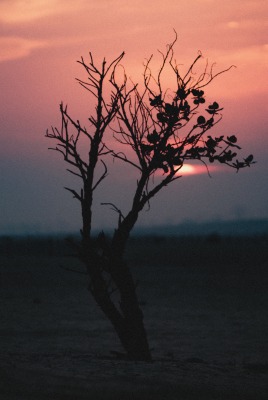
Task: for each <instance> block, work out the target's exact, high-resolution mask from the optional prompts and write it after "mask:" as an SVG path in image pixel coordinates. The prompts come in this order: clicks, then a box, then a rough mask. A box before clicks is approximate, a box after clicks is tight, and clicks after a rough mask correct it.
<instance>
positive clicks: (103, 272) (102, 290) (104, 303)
mask: <svg viewBox="0 0 268 400" xmlns="http://www.w3.org/2000/svg"><path fill="white" fill-rule="evenodd" d="M87 244H89V243H87ZM80 258H81V260H82V261H83V262H84V263H85V264H86V266H87V270H88V274H89V277H90V284H89V290H90V292H91V294H92V295H93V297H94V299H95V301H96V302H97V304H98V305H99V307H100V308H101V310H102V311H103V313H104V314H105V316H106V317H107V318H108V319H109V320H110V322H111V323H112V325H113V327H114V329H115V331H116V333H117V335H118V337H119V339H120V342H121V344H122V346H123V348H124V349H125V351H126V354H127V357H128V359H130V360H136V361H151V359H152V358H151V353H150V349H149V345H148V340H147V334H146V330H145V328H144V323H143V313H142V310H141V309H140V306H139V303H138V299H137V295H136V287H135V284H134V282H133V277H132V275H131V273H130V271H129V269H128V266H127V264H126V263H125V262H124V261H123V260H122V258H120V259H118V257H116V259H115V258H114V257H112V256H110V257H109V259H107V257H105V256H104V255H103V254H101V255H100V254H99V253H98V252H97V251H96V250H95V249H92V246H91V245H90V247H88V245H87V246H86V248H85V247H84V251H83V252H82V253H81V255H80ZM107 275H108V276H110V278H111V280H112V282H113V285H114V286H115V287H116V290H118V292H119V298H120V301H119V307H118V306H116V305H115V303H114V301H113V300H112V298H111V282H108V281H109V279H107V278H106V276H107Z"/></svg>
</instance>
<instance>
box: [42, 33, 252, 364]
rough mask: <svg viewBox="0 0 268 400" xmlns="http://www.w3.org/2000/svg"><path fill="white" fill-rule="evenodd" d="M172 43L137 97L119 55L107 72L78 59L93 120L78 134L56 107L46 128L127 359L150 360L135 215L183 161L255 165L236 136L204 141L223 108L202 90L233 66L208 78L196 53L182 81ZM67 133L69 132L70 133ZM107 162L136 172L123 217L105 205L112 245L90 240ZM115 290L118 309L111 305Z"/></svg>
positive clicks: (94, 281)
mask: <svg viewBox="0 0 268 400" xmlns="http://www.w3.org/2000/svg"><path fill="white" fill-rule="evenodd" d="M176 39H177V37H176V38H175V40H174V41H173V42H172V43H171V44H170V45H168V46H167V49H166V51H165V53H161V54H162V61H161V64H160V69H159V72H158V73H157V75H156V76H154V75H153V73H152V71H151V60H152V57H151V58H150V59H149V60H148V61H147V62H146V63H145V65H144V75H143V76H144V80H143V88H142V89H141V90H140V89H139V87H138V85H136V84H134V83H133V82H131V81H130V82H129V80H128V78H127V75H126V74H125V72H124V70H123V79H121V80H122V82H121V83H120V84H119V83H118V82H119V77H118V67H119V63H120V62H121V60H122V58H123V56H124V53H122V54H121V55H120V56H119V57H118V58H116V59H115V60H114V61H113V62H112V63H110V64H109V65H107V63H106V61H105V59H104V60H103V62H102V65H101V68H100V69H98V68H97V66H96V64H95V62H94V60H93V57H92V54H91V53H90V61H89V63H88V64H87V63H86V62H85V61H84V59H83V58H82V59H81V61H80V64H81V65H82V66H83V67H84V69H85V71H86V73H87V76H88V81H82V80H79V83H80V84H81V85H82V86H83V87H84V88H85V89H87V90H88V91H89V92H90V94H91V95H92V96H93V97H94V98H95V100H96V108H95V114H94V115H91V116H90V117H89V121H90V123H91V126H90V127H89V128H86V127H82V126H81V124H80V122H79V121H75V120H74V119H72V118H71V117H70V115H69V113H68V112H67V107H65V106H63V104H61V105H60V112H61V118H62V125H61V129H57V128H52V130H51V132H49V131H47V133H46V136H47V137H48V138H50V139H56V140H57V142H58V143H57V145H56V147H54V148H53V149H54V150H56V151H58V152H60V153H61V154H62V155H63V157H64V160H65V161H66V162H67V163H69V164H70V165H71V166H72V169H68V171H70V172H71V173H72V174H74V175H76V176H78V177H79V178H81V179H82V183H83V185H82V189H81V192H80V193H78V192H77V191H75V190H73V189H70V188H66V189H67V190H68V191H70V192H71V193H72V194H73V196H74V197H75V198H76V199H78V200H79V202H80V204H81V211H82V223H83V226H82V229H81V235H82V240H81V243H79V244H77V247H76V248H77V255H78V257H79V259H80V260H81V261H82V262H83V263H84V264H85V266H86V268H87V272H88V276H89V279H90V283H89V290H90V292H91V294H92V296H93V297H94V299H95V301H96V303H97V304H98V306H99V307H100V308H101V309H102V311H103V313H104V314H105V316H106V317H107V318H108V319H109V320H110V321H111V323H112V325H113V327H114V329H115V331H116V333H117V335H118V337H119V339H120V341H121V343H122V346H123V348H124V349H125V351H126V353H127V357H128V358H129V359H131V360H144V361H150V360H151V352H150V349H149V345H148V340H147V334H146V330H145V328H144V322H143V313H142V310H141V308H140V305H139V302H138V298H137V294H136V286H135V283H134V280H133V277H132V274H131V271H130V270H129V268H128V265H127V263H126V260H125V258H124V252H125V249H126V245H127V241H128V238H129V235H130V233H131V230H132V229H133V227H134V225H135V223H136V222H137V220H138V217H139V214H140V212H141V211H142V210H143V208H144V207H145V205H148V204H150V201H151V199H152V198H153V197H154V196H155V195H156V194H157V193H158V192H159V191H160V190H161V189H163V188H164V187H165V186H167V185H168V184H170V183H171V182H173V181H175V180H177V179H179V178H180V177H181V175H180V169H181V168H182V167H183V165H184V163H185V161H188V160H198V161H200V162H202V163H204V164H205V165H206V166H207V165H208V164H209V163H213V162H219V163H222V164H225V165H228V166H230V167H232V168H234V169H236V170H237V171H238V170H239V169H241V168H244V167H246V166H250V165H251V164H252V163H254V161H253V156H252V155H250V156H248V157H247V158H245V159H243V160H242V161H238V160H237V159H236V156H237V151H239V150H240V147H239V146H238V144H237V138H236V136H235V135H230V136H227V137H225V136H223V135H220V136H216V137H212V136H210V135H208V131H210V130H211V129H212V128H213V127H214V126H215V125H217V124H218V123H219V122H220V120H221V119H222V115H221V111H222V110H223V108H221V107H220V106H219V104H218V103H217V102H216V101H214V102H213V103H210V104H209V105H208V106H205V103H206V98H205V93H204V88H205V87H206V86H207V85H209V83H210V82H212V81H213V80H214V79H215V78H216V77H217V76H218V75H220V74H222V73H224V72H226V71H228V70H229V69H230V68H231V67H230V68H228V69H227V70H225V71H220V72H218V73H214V66H213V65H212V66H211V67H209V66H208V64H207V65H206V66H205V69H204V71H203V72H202V73H201V74H199V75H197V74H196V72H195V68H196V66H197V64H198V61H199V60H200V58H201V54H199V55H198V56H197V57H196V59H195V60H194V61H193V63H192V64H191V65H190V67H189V69H188V70H187V71H186V73H184V74H183V75H182V74H181V73H180V68H179V66H178V64H177V63H176V61H175V58H174V53H173V48H174V44H175V42H176ZM166 70H168V71H167V72H168V74H171V75H172V76H173V77H174V78H175V80H174V82H175V88H174V89H173V90H171V89H169V90H165V89H164V88H163V76H164V74H165V72H166ZM121 72H122V69H121ZM104 85H110V98H109V100H106V98H105V96H104ZM201 109H202V113H200V110H201ZM108 127H109V128H110V130H112V131H113V137H114V139H115V140H116V141H117V142H119V143H121V144H122V146H123V145H124V146H127V148H128V151H127V152H126V153H123V152H116V151H115V150H114V149H113V148H108V146H107V145H106V144H105V134H107V133H106V131H107V128H108ZM70 128H71V129H72V130H73V131H74V132H75V133H71V132H70ZM82 138H83V139H86V140H88V158H87V159H84V158H82V156H81V154H80V153H79V149H78V147H79V143H80V141H81V140H82ZM129 150H131V151H129ZM107 156H113V157H114V158H116V159H119V160H121V161H123V162H125V163H128V164H130V165H131V166H132V167H133V168H136V170H137V173H138V178H137V186H136V189H135V190H134V193H133V201H132V204H131V205H130V207H129V211H128V212H127V214H126V215H125V216H123V213H122V212H121V210H120V209H119V208H118V207H117V206H116V205H114V204H111V203H109V204H111V205H112V207H113V209H114V210H115V211H116V212H117V213H118V217H119V218H118V225H117V227H116V229H115V231H114V234H113V237H112V238H111V240H108V239H107V237H106V236H105V234H104V233H103V232H102V233H100V235H99V236H98V238H97V239H94V238H92V235H91V217H92V200H93V193H94V191H95V189H96V188H97V187H98V186H99V184H100V183H101V182H102V181H103V180H104V179H105V177H106V175H107V166H106V164H105V161H104V157H107ZM100 163H101V164H102V165H103V168H104V170H103V173H102V174H101V176H100V177H97V178H96V177H95V172H96V167H97V165H98V164H100ZM159 172H160V174H159ZM156 175H160V177H159V176H158V178H157V179H155V180H154V177H155V176H156ZM106 204H107V203H106ZM115 291H116V292H117V294H118V304H117V302H116V301H115V299H114V298H113V293H114V292H115Z"/></svg>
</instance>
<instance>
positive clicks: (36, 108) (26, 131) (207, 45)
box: [0, 0, 268, 231]
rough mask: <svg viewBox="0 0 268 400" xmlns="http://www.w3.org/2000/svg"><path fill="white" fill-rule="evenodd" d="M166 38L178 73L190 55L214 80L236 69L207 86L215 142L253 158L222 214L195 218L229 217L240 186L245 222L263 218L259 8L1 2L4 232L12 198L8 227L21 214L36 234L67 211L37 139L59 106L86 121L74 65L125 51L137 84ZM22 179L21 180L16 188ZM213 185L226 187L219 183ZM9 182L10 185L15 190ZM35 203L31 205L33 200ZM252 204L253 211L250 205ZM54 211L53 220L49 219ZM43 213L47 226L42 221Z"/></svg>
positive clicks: (211, 1) (267, 28) (266, 71)
mask: <svg viewBox="0 0 268 400" xmlns="http://www.w3.org/2000/svg"><path fill="white" fill-rule="evenodd" d="M173 28H174V29H175V30H176V31H177V33H178V42H177V44H176V47H175V52H176V58H177V59H178V60H179V61H180V62H181V63H182V64H183V65H186V66H187V65H188V64H189V62H191V61H192V60H193V59H194V58H195V56H196V55H197V52H198V51H199V50H201V51H202V53H203V55H204V61H205V59H206V58H208V59H209V60H210V61H211V62H216V63H217V68H218V69H219V70H220V69H224V68H227V67H228V66H230V65H232V64H234V65H236V67H237V68H236V69H232V70H231V71H229V72H228V73H227V74H225V75H222V76H221V77H219V78H218V79H217V81H215V82H214V83H213V84H212V85H211V88H210V89H209V91H208V95H209V96H211V100H212V101H214V100H217V101H218V102H219V103H220V105H221V106H223V107H224V120H223V122H222V124H221V126H220V127H219V129H220V130H221V132H222V133H225V131H226V132H227V133H235V134H237V135H238V137H239V138H240V143H241V145H242V147H243V149H244V150H245V153H246V154H245V155H247V154H249V153H251V152H253V153H254V154H255V155H256V158H257V160H258V161H259V162H258V164H256V166H254V171H253V172H252V171H249V172H248V171H242V172H241V174H243V177H242V178H241V179H240V183H239V185H240V186H239V190H238V189H237V190H238V194H237V198H236V199H235V201H234V200H232V199H230V198H226V204H227V205H226V207H225V208H224V210H221V209H220V208H219V206H218V205H217V204H218V203H217V198H216V197H215V199H214V205H215V210H216V211H215V212H214V213H213V212H207V211H206V210H205V209H204V211H203V213H205V216H207V218H212V217H216V216H219V217H223V218H228V217H232V211H231V210H232V209H235V207H239V204H240V203H241V199H240V197H241V196H242V195H241V193H248V190H249V186H250V185H253V186H252V189H251V191H252V192H253V193H254V192H256V191H258V193H259V194H258V193H255V195H254V196H253V194H252V199H251V198H250V199H249V200H248V201H247V203H248V204H246V201H244V203H245V204H244V205H243V204H242V203H243V202H242V203H241V207H242V208H243V207H244V208H245V209H246V210H247V215H248V216H252V217H254V216H255V217H262V216H266V217H268V209H267V206H265V204H267V200H268V199H267V197H268V194H267V192H268V190H267V170H268V159H267V158H268V157H267V150H268V139H267V137H268V133H267V129H268V128H267V126H268V117H267V116H268V95H267V92H268V79H267V78H268V35H267V32H268V2H267V0H251V1H247V0H232V1H231V0H225V1H219V0H189V1H187V2H185V1H182V0H166V1H165V2H163V1H159V0H154V1H151V0H147V1H141V0H136V1H135V2H133V3H131V2H127V1H121V0H117V1H116V0H114V1H108V0H106V1H105V0H102V1H100V0H98V1H96V0H91V1H86V0H76V1H75V2H74V1H72V0H64V1H61V0H58V1H57V0H28V1H27V0H24V1H23V0H2V1H1V2H0V29H1V30H0V76H1V96H0V102H1V104H0V105H1V121H0V134H1V149H0V152H1V162H2V164H1V170H2V171H3V174H2V178H1V179H2V180H1V183H2V184H3V185H4V188H5V194H4V196H3V198H2V200H1V201H2V202H3V204H2V209H3V208H5V207H6V212H5V219H4V221H5V224H6V225H7V224H11V225H12V223H13V222H14V221H13V219H12V218H13V217H12V215H14V212H13V211H14V210H12V201H11V199H14V195H15V193H16V188H17V189H18V190H19V191H20V193H23V195H22V199H23V200H22V205H21V206H20V207H19V208H18V206H16V212H17V214H16V213H15V217H14V219H15V222H16V223H21V224H22V223H23V221H24V220H23V213H24V214H25V218H26V219H27V221H30V220H31V219H32V222H33V223H35V224H39V225H40V226H43V225H42V224H43V221H44V219H46V218H47V219H48V220H49V218H51V220H53V221H54V220H55V213H58V212H60V210H61V209H62V207H61V204H62V202H64V204H65V201H66V211H64V210H63V212H61V214H62V215H61V219H62V220H65V219H66V218H67V215H68V212H69V211H70V209H71V207H72V203H71V201H72V199H71V200H69V198H68V194H67V193H64V192H63V193H62V187H63V186H65V184H66V181H68V180H70V178H69V177H66V175H65V174H64V165H63V162H62V160H60V159H59V157H57V155H55V154H51V153H49V152H48V151H47V147H48V146H49V143H48V140H47V139H45V138H44V132H45V130H46V128H47V127H49V126H50V125H57V124H58V122H59V113H58V104H59V103H60V101H61V100H63V101H64V102H67V103H68V105H69V109H70V110H71V111H73V113H74V114H75V117H76V118H82V117H86V115H87V110H88V109H89V108H90V107H92V105H91V104H90V103H88V95H87V93H84V92H83V91H82V89H81V87H80V86H79V85H78V84H77V83H76V81H75V79H74V78H75V77H83V71H82V70H81V69H80V68H79V65H78V64H77V63H76V62H75V61H76V60H78V59H79V58H80V56H81V55H83V56H84V57H86V56H87V54H88V51H89V50H90V51H92V53H93V55H94V56H95V59H96V60H100V61H101V59H102V58H103V56H105V57H106V58H107V59H108V60H112V59H113V58H115V57H116V56H117V55H119V54H120V53H121V51H123V50H124V51H125V52H126V56H125V59H124V65H125V67H126V70H127V72H128V74H129V75H130V76H131V77H134V79H135V80H139V79H140V78H141V74H142V63H143V60H144V59H145V58H146V57H149V56H150V55H151V54H152V53H154V54H155V59H156V60H158V55H157V49H160V50H163V49H164V48H165V45H166V43H169V42H170V41H172V40H173V38H174V33H173ZM2 171H1V172H2ZM33 175H34V177H33ZM235 175H236V174H235ZM246 176H248V179H249V180H248V183H247V178H246ZM206 178H207V177H206ZM22 179H25V185H23V184H22ZM185 179H186V178H185ZM187 179H193V178H187ZM217 179H220V178H217ZM222 179H224V182H225V177H224V178H222ZM228 179H230V180H231V183H230V185H232V182H233V185H234V187H236V186H237V181H238V180H237V179H236V178H234V177H230V174H229V173H228ZM40 180H42V183H40ZM256 181H258V182H259V186H256ZM14 182H19V183H18V185H15V183H14ZM202 182H203V181H202ZM252 182H254V183H252ZM187 184H188V183H187ZM187 184H186V183H185V185H186V186H187ZM254 184H255V186H254ZM46 185H47V187H48V191H46V192H45V193H46V194H45V199H46V204H48V205H47V209H46V208H45V205H43V206H42V207H43V210H44V211H42V212H43V214H42V213H41V214H42V215H41V216H40V212H39V211H38V210H40V207H41V205H40V204H43V203H42V201H43V202H45V200H44V195H43V193H44V189H43V186H46ZM177 185H178V186H179V185H180V183H178V184H177ZM208 185H210V186H211V183H208ZM243 185H244V186H243ZM259 189H261V193H260V190H259ZM176 190H177V189H176ZM185 190H186V189H185ZM211 190H213V188H212V189H211ZM33 193H36V194H35V195H34V194H33ZM169 193H171V192H169ZM194 195H195V194H194ZM34 196H36V201H33V200H32V199H34V198H35V197H34ZM202 196H204V194H202ZM258 196H259V199H258V201H257V200H256V199H255V200H254V201H256V203H255V206H254V207H253V206H252V205H251V203H252V202H253V199H254V198H256V197H258ZM229 197H230V196H229ZM42 199H43V200H42ZM161 199H163V198H162V197H161ZM171 200H172V199H171ZM31 201H33V202H34V203H35V204H36V210H35V211H34V208H33V206H31V207H30V206H29V204H31ZM69 201H70V203H69ZM159 201H160V200H159ZM232 201H233V202H234V203H232ZM58 203H60V204H58ZM156 203H157V202H156ZM171 203H172V201H171ZM204 203H205V200H204ZM44 204H45V203H44ZM54 204H55V210H56V211H53V210H52V211H51V208H54V207H53V205H54ZM193 206H194V203H193ZM68 207H69V208H68ZM156 207H157V206H156ZM210 208H211V207H210ZM253 208H254V209H255V211H254V210H253ZM171 209H172V207H171ZM256 209H257V211H256ZM68 210H69V211H68ZM51 212H52V215H51ZM254 212H255V214H254ZM48 213H49V215H50V217H46V216H47V215H48ZM187 213H188V214H187ZM206 213H207V214H206ZM221 213H222V215H221ZM100 214H101V213H100ZM201 214H202V211H201ZM8 215H9V216H8ZM191 215H194V214H191V211H190V210H188V209H187V210H183V211H182V212H181V214H178V216H177V219H178V221H179V220H182V219H183V218H190V217H191ZM7 216H8V217H7ZM150 218H151V219H150ZM150 218H149V219H148V221H149V222H152V221H153V218H155V215H154V212H152V217H150ZM166 218H167V219H168V218H171V216H169V215H167V216H166ZM194 218H195V216H194ZM204 218H205V217H204ZM100 221H101V219H100ZM15 222H14V223H15ZM25 223H26V222H25ZM67 225H68V224H67ZM74 225H75V223H74V221H72V222H70V226H72V227H73V226H74ZM3 226H4V225H3ZM0 231H1V225H0Z"/></svg>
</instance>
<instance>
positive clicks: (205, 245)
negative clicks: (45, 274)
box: [0, 233, 268, 268]
mask: <svg viewBox="0 0 268 400" xmlns="http://www.w3.org/2000/svg"><path fill="white" fill-rule="evenodd" d="M76 239H78V238H76ZM74 240H75V238H74ZM108 240H109V239H108ZM74 255H75V249H74V248H73V247H72V246H71V242H70V241H69V240H66V239H65V238H64V237H42V236H40V237H7V236H6V237H4V236H2V237H0V257H17V256H19V257H21V256H26V257H31V256H35V257H73V256H74ZM267 258H268V235H261V236H259V235H256V236H221V235H219V234H214V233H213V234H209V235H202V236H201V235H196V236H194V235H192V236H146V237H145V236H136V237H132V238H131V239H130V241H129V244H128V247H127V251H126V259H127V260H128V261H129V263H130V264H131V265H135V266H139V265H140V266H142V265H164V264H167V263H168V264H174V265H180V266H187V265H193V264H195V265H196V266H198V265H199V266H202V265H215V266H216V267H217V266H219V265H228V266H230V267H241V268H244V267H245V266H249V267H251V266H254V265H259V266H261V265H263V267H264V268H266V265H267Z"/></svg>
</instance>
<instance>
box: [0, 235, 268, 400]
mask: <svg viewBox="0 0 268 400" xmlns="http://www.w3.org/2000/svg"><path fill="white" fill-rule="evenodd" d="M0 250H1V254H0V262H1V265H0V300H1V303H0V321H1V325H0V399H1V400H2V399H3V400H9V399H10V400H11V399H12V400H14V399H16V400H17V399H18V400H28V399H29V400H32V399H35V400H39V399H47V400H50V399H65V400H70V399H75V400H76V399H77V400H80V399H81V400H84V399H97V400H98V399H149V400H150V399H156V400H157V399H180V400H184V399H185V400H186V399H196V400H200V399H208V400H210V399H211V400H212V399H213V400H214V399H226V400H229V399H234V400H235V399H252V400H255V399H256V400H257V399H267V398H268V383H267V382H268V316H267V310H268V290H267V288H268V263H267V259H268V238H267V237H265V236H262V237H253V238H247V237H240V238H239V237H237V238H235V237H232V238H227V237H225V238H224V237H220V236H217V235H210V236H208V237H181V238H136V239H132V240H131V242H130V244H129V248H128V251H127V254H126V257H127V259H128V260H129V263H130V265H131V267H132V270H133V274H134V275H135V277H136V279H137V281H138V288H137V290H138V293H139V298H140V301H141V305H142V308H143V311H144V316H145V324H146V328H147V331H148V336H149V342H150V345H151V347H152V349H153V350H152V354H153V358H154V361H153V362H152V363H131V362H128V361H122V360H117V359H116V358H115V356H113V354H112V353H111V351H122V349H121V347H120V343H119V342H118V340H117V338H116V336H115V334H114V332H113V329H112V327H111V326H110V324H109V322H108V321H106V320H105V318H104V317H103V316H102V313H101V311H100V310H99V309H98V308H97V307H96V306H95V304H94V302H93V300H92V299H91V297H90V294H89V292H88V291H87V284H88V282H87V276H86V275H84V269H83V266H82V265H80V264H79V263H78V262H77V261H76V260H75V259H74V258H72V257H70V255H71V250H70V248H69V247H68V245H66V243H65V242H64V241H63V240H60V239H55V238H54V239H53V238H50V239H47V238H36V239H33V238H24V239H15V238H1V239H0ZM67 269H75V270H77V271H79V273H75V272H72V271H69V270H67ZM80 272H81V273H80Z"/></svg>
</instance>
